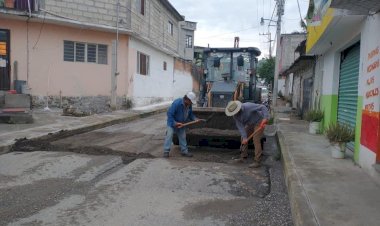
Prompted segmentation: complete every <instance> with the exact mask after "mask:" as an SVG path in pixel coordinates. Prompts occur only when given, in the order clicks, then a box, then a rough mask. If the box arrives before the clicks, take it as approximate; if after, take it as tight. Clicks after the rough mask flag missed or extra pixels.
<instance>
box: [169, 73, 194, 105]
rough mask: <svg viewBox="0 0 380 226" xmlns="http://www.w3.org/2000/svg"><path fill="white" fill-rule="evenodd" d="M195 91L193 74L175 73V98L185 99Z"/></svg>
mask: <svg viewBox="0 0 380 226" xmlns="http://www.w3.org/2000/svg"><path fill="white" fill-rule="evenodd" d="M192 89H193V79H192V78H191V73H190V72H187V71H184V70H175V71H174V85H173V97H174V99H175V98H178V97H183V96H184V95H185V94H186V93H187V92H189V91H192Z"/></svg>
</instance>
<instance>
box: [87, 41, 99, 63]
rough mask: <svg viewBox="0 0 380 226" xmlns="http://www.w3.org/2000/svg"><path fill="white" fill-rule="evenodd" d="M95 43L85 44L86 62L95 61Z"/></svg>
mask: <svg viewBox="0 0 380 226" xmlns="http://www.w3.org/2000/svg"><path fill="white" fill-rule="evenodd" d="M96 49H97V45H96V44H87V62H90V63H96Z"/></svg>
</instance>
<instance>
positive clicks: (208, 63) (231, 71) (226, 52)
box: [200, 47, 261, 107]
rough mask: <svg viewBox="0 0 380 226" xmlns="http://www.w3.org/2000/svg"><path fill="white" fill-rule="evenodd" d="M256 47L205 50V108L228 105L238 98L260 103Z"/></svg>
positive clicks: (203, 100) (203, 94)
mask: <svg viewBox="0 0 380 226" xmlns="http://www.w3.org/2000/svg"><path fill="white" fill-rule="evenodd" d="M260 54H261V52H260V50H259V49H258V48H255V47H246V48H207V49H205V50H204V54H203V55H204V66H205V70H204V72H205V73H204V79H203V81H202V82H203V86H204V89H203V93H202V94H201V101H200V102H201V103H203V105H202V106H203V107H225V106H227V103H228V102H229V101H231V100H232V99H234V98H236V95H237V91H238V93H239V94H238V98H239V100H241V101H243V102H247V101H250V102H258V98H257V95H255V93H256V67H257V57H258V56H260Z"/></svg>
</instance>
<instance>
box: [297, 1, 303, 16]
mask: <svg viewBox="0 0 380 226" xmlns="http://www.w3.org/2000/svg"><path fill="white" fill-rule="evenodd" d="M297 5H298V12H299V14H300V19H301V21H303V19H302V15H301V7H300V2H299V1H298V0H297Z"/></svg>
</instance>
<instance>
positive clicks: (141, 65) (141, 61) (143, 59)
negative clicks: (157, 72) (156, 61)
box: [137, 52, 149, 75]
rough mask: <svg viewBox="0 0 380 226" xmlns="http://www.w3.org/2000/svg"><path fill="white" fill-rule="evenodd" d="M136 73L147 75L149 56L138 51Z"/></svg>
mask: <svg viewBox="0 0 380 226" xmlns="http://www.w3.org/2000/svg"><path fill="white" fill-rule="evenodd" d="M137 73H138V74H140V75H149V56H148V55H145V54H144V53H140V52H137Z"/></svg>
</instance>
